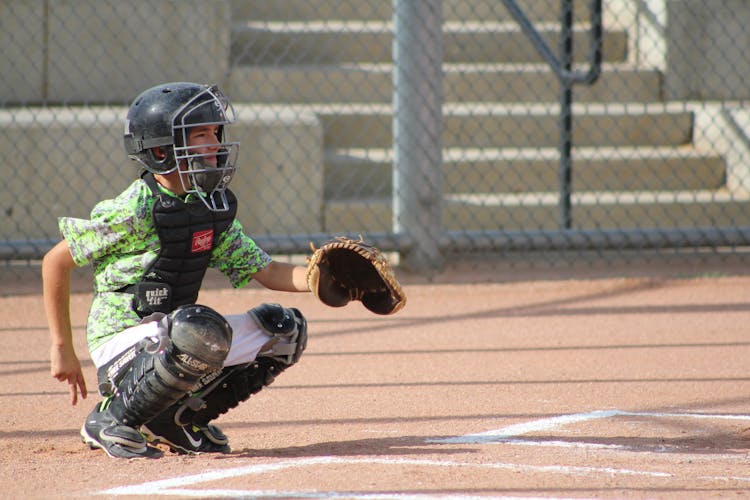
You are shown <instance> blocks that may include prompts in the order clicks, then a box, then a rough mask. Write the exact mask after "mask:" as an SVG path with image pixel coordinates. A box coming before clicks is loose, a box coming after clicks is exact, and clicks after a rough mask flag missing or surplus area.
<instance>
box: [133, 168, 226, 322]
mask: <svg viewBox="0 0 750 500" xmlns="http://www.w3.org/2000/svg"><path fill="white" fill-rule="evenodd" d="M143 180H144V181H145V182H146V184H147V185H148V187H149V188H150V189H151V191H152V192H153V193H154V195H155V196H156V200H155V201H154V205H153V208H152V211H151V214H152V217H153V220H154V225H155V226H156V232H157V234H158V236H159V243H160V246H161V249H160V250H159V255H158V256H157V257H156V260H154V262H153V263H152V264H151V265H150V266H149V268H148V269H146V271H145V272H144V273H143V276H142V277H141V280H140V281H139V282H138V283H135V284H133V285H130V286H127V287H125V289H123V291H126V292H131V293H133V309H134V310H135V311H136V312H137V313H138V315H139V316H140V317H142V318H143V317H145V316H148V315H149V314H152V313H155V312H161V313H169V312H171V311H172V310H174V309H175V308H176V307H178V306H181V305H185V304H194V303H195V301H196V300H197V299H198V292H199V291H200V287H201V283H203V277H204V276H205V274H206V269H208V263H209V260H210V259H211V250H212V249H213V247H214V245H215V243H216V242H217V241H218V239H219V237H220V236H221V234H222V233H224V231H226V230H227V228H229V226H230V225H231V224H232V221H233V220H234V217H235V215H236V214H237V197H236V196H234V194H233V193H232V192H231V191H229V190H226V195H227V200H228V201H229V210H227V211H224V212H214V211H211V210H209V209H208V207H206V205H204V204H203V202H202V201H200V200H194V201H192V202H187V203H186V202H184V201H182V200H181V199H179V198H175V197H173V196H169V195H167V194H164V193H163V192H162V191H161V190H160V189H159V186H158V184H157V182H156V179H154V176H153V174H150V173H148V174H146V175H144V176H143Z"/></svg>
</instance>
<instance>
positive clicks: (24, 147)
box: [0, 0, 750, 240]
mask: <svg viewBox="0 0 750 500" xmlns="http://www.w3.org/2000/svg"><path fill="white" fill-rule="evenodd" d="M660 1H662V2H663V3H664V4H665V5H666V6H669V5H671V4H672V3H674V2H672V1H671V0H660ZM681 1H684V0H681ZM585 3H586V2H575V4H576V9H577V10H576V23H577V24H576V34H575V36H576V43H575V47H576V50H577V52H576V60H578V61H585V57H586V54H585V53H586V50H587V48H588V39H587V26H586V23H587V22H588V12H587V10H586V8H584V7H583V5H582V4H585ZM679 3H681V2H677V4H679ZM168 4H169V2H160V1H154V2H146V3H143V2H137V1H135V0H122V1H120V2H98V1H96V0H80V1H78V2H59V3H58V2H51V3H49V4H48V5H47V4H46V2H44V1H43V0H29V1H27V2H14V1H12V0H0V6H4V7H5V8H6V11H5V12H6V13H7V12H10V13H11V14H12V16H11V15H6V16H0V42H2V43H3V45H4V47H6V49H7V50H5V51H4V52H3V54H2V55H0V69H3V70H4V74H6V75H7V76H5V77H4V78H6V83H8V84H7V85H3V86H2V88H0V94H1V95H0V98H1V99H2V102H3V103H4V106H3V109H1V110H0V122H1V123H2V126H3V129H4V134H3V138H1V139H0V149H2V150H3V152H4V157H6V158H24V159H23V160H21V161H22V162H24V163H28V162H33V163H34V165H35V166H36V168H37V169H38V171H39V172H42V173H44V175H45V176H47V177H46V178H58V177H59V178H60V179H63V181H62V182H64V183H65V184H67V185H69V186H70V188H69V189H63V188H62V187H61V185H60V184H57V185H56V189H55V192H54V196H52V197H49V196H47V195H45V196H44V197H43V198H44V199H45V200H48V201H45V202H44V203H41V204H40V202H39V198H40V197H36V196H33V193H29V194H28V195H25V196H20V197H19V199H18V200H15V206H14V208H13V210H12V211H8V210H6V211H5V213H6V216H7V217H8V221H9V222H10V223H8V224H3V226H2V228H0V240H9V239H24V238H29V237H31V238H40V237H47V236H51V235H56V228H55V220H54V217H51V216H50V214H54V215H62V214H71V215H77V216H85V215H86V213H87V211H88V209H90V207H91V205H92V204H93V202H94V201H96V200H98V199H100V198H101V197H102V196H106V195H112V194H115V193H116V192H117V191H119V190H120V189H121V188H122V187H124V183H125V182H127V179H130V178H132V176H133V173H134V171H133V170H132V169H133V167H132V166H131V165H129V162H128V161H127V160H126V159H124V154H123V152H122V147H121V136H122V121H123V119H124V116H125V110H126V105H127V103H128V102H129V101H130V100H131V99H132V98H133V97H134V95H135V94H136V93H137V92H139V91H140V90H142V89H143V88H146V87H148V86H150V85H153V84H156V83H159V82H161V81H164V80H204V81H210V80H213V81H217V82H218V83H220V84H222V86H223V87H224V88H225V89H226V90H227V93H228V94H229V95H230V96H231V98H232V100H233V102H235V103H236V105H237V108H238V111H239V112H240V113H239V118H240V119H239V123H238V125H237V126H236V127H233V130H232V132H233V138H234V139H236V140H239V141H241V143H242V151H241V159H242V171H240V172H238V178H237V180H236V181H235V182H234V183H233V185H232V187H233V189H234V190H235V191H237V193H238V195H239V196H240V197H241V198H242V199H243V200H244V201H243V203H244V208H243V212H241V213H240V217H241V218H242V220H243V222H244V223H245V224H246V225H247V226H248V227H250V228H253V231H254V232H260V233H264V232H268V233H271V232H276V233H283V232H289V233H295V232H339V231H343V230H352V229H356V230H359V231H388V230H390V224H391V200H390V189H391V182H392V181H391V176H392V161H393V151H392V148H391V144H392V140H393V137H392V133H391V128H392V119H393V116H392V109H391V104H390V103H391V100H392V91H393V88H392V65H391V62H392V61H391V50H392V23H391V19H390V16H391V7H392V6H391V2H386V1H382V0H349V1H346V2H342V1H340V0H274V1H267V0H225V1H214V2H203V1H199V0H184V2H183V3H182V4H181V5H182V8H181V12H189V13H190V15H188V14H185V15H186V16H188V17H189V18H190V19H193V20H194V19H201V22H200V23H195V24H192V25H191V26H193V28H194V29H193V30H187V31H189V32H190V33H189V34H188V33H185V30H184V23H185V22H186V18H185V17H182V16H180V15H175V13H174V12H172V11H171V10H170V9H169V5H168ZM521 4H522V6H523V8H524V10H525V11H526V12H527V14H528V15H529V17H530V18H531V19H532V20H533V21H534V22H535V23H536V25H537V27H538V29H539V30H540V32H541V33H542V35H543V36H544V37H545V38H546V39H548V40H550V42H551V41H552V40H554V37H555V33H556V29H557V23H558V20H557V18H558V16H559V1H558V0H525V1H524V2H521ZM627 4H629V2H628V1H627V0H617V1H611V2H605V8H607V9H608V10H607V12H605V18H604V20H605V36H604V66H603V71H602V75H601V77H600V78H599V80H598V81H597V83H596V84H595V85H593V86H592V87H585V86H577V87H575V91H574V102H575V106H574V129H573V144H574V146H575V150H574V160H573V161H574V175H573V188H574V197H573V203H574V210H575V212H574V214H575V215H574V217H575V225H576V227H581V228H599V227H616V228H626V227H674V226H679V225H683V224H686V225H711V226H731V225H738V224H740V225H748V222H750V221H748V219H749V218H750V210H749V209H750V204H749V203H750V200H749V199H748V196H747V192H748V191H749V190H750V180H748V179H750V175H749V174H748V170H749V169H750V168H749V167H748V166H747V165H748V163H750V160H749V159H748V158H750V156H746V155H745V154H744V151H743V150H740V149H738V147H740V146H738V144H740V143H742V139H743V137H747V134H748V133H747V129H748V126H747V123H748V119H747V117H746V112H745V111H744V109H743V108H742V106H740V105H738V106H737V109H731V107H730V108H729V109H728V110H727V107H726V106H723V107H718V106H713V105H711V104H706V102H707V100H708V101H710V99H711V95H708V94H705V93H704V94H703V95H697V94H695V93H693V94H691V93H690V92H689V90H690V89H691V88H694V87H696V85H698V83H696V82H699V81H700V75H696V77H695V81H691V82H689V83H690V85H687V84H685V85H682V86H679V88H678V86H677V85H676V84H675V83H672V84H671V85H670V86H669V87H666V86H665V82H675V81H678V80H679V81H680V82H683V83H684V80H685V77H683V78H682V79H681V80H680V79H679V78H678V79H676V78H675V74H674V71H672V69H671V68H672V67H673V66H674V67H677V68H679V69H680V71H682V72H683V73H681V74H683V75H684V74H685V69H684V68H685V61H684V60H680V61H678V63H679V64H678V63H675V64H673V65H670V64H668V63H664V64H662V65H661V66H659V65H657V67H655V66H654V65H653V64H642V63H641V62H639V61H638V60H635V59H634V50H635V48H636V47H641V46H647V45H648V44H646V43H642V42H643V41H642V40H637V39H634V37H637V36H638V33H642V32H636V31H635V30H633V29H631V28H630V27H629V24H628V22H624V21H625V20H624V19H623V18H621V17H618V13H617V12H613V11H612V9H613V8H614V7H616V6H617V5H627ZM113 6H114V7H113ZM113 8H114V10H113ZM7 9H10V10H7ZM191 9H192V10H191ZM710 14H711V13H710V12H707V13H706V16H710ZM443 15H444V20H445V25H444V39H443V43H444V51H443V52H444V55H445V65H444V81H443V95H444V99H445V105H444V123H443V144H444V147H445V150H444V155H443V165H442V169H443V175H444V202H445V214H446V215H445V217H444V220H445V222H446V226H447V228H448V229H485V228H486V229H498V228H506V229H529V228H531V229H556V228H557V213H556V211H557V198H556V190H557V189H558V187H557V180H556V175H557V174H556V170H557V165H558V156H557V137H558V128H557V127H558V120H559V118H558V115H557V101H558V93H559V84H558V82H557V79H556V77H555V76H554V75H553V73H552V72H551V70H549V68H548V67H547V66H546V63H544V62H542V61H541V59H540V57H539V56H538V54H537V53H536V51H535V49H534V47H533V46H532V45H531V44H530V42H529V41H528V39H527V37H526V35H525V34H524V33H523V32H521V30H520V29H519V27H518V26H517V25H516V24H515V22H514V21H513V20H512V19H511V17H510V16H509V15H508V14H507V12H506V11H505V9H504V7H503V6H502V2H486V1H484V0H444V2H443ZM629 15H630V14H629ZM685 15H687V14H685V12H684V11H683V12H682V13H681V16H683V17H684V16H685ZM736 16H737V19H739V20H742V19H750V6H748V5H744V6H743V4H742V3H739V4H738V7H737V13H736ZM14 18H15V19H23V20H24V23H27V24H25V25H20V26H19V25H16V24H14V23H13V22H12V21H9V19H14ZM141 18H143V19H152V21H150V22H148V23H145V25H144V23H142V22H140V23H139V22H137V21H136V20H137V19H141ZM154 18H156V19H157V21H154V20H153V19H154ZM158 19H161V20H165V19H166V20H167V21H166V22H162V23H160V22H158ZM190 19H188V21H189V20H190ZM227 20H229V22H230V23H231V29H226V25H225V23H226V22H227ZM719 21H720V20H714V21H713V22H719ZM704 22H705V23H708V25H709V26H710V23H711V22H712V19H711V18H710V17H706V19H704ZM746 24H747V23H746ZM739 26H743V24H742V23H740V24H739ZM706 29H708V28H706ZM34 30H38V32H46V33H47V36H46V38H45V39H44V40H40V39H39V38H35V37H33V36H29V33H33V32H35V31H34ZM45 30H46V31H45ZM71 33H79V34H80V33H83V34H85V36H83V35H81V36H72V35H71ZM164 33H171V34H173V35H174V37H177V38H170V37H165V36H164ZM680 33H681V32H680V30H666V32H665V33H662V35H661V36H663V37H669V36H678V35H680ZM170 36H171V35H170ZM729 40H731V37H730V36H727V37H726V38H725V39H724V42H725V43H729ZM679 42H680V40H679V39H678V40H676V41H675V40H672V44H671V45H669V44H666V45H669V46H670V47H672V46H674V45H675V44H678V43H679ZM44 43H47V44H48V45H44ZM551 43H552V42H551ZM649 43H651V40H649ZM691 43H692V44H693V45H695V44H696V43H698V42H695V41H691ZM652 45H653V46H656V47H659V46H661V45H660V44H658V43H652ZM662 45H664V44H662ZM553 46H554V45H553ZM18 47H25V48H23V49H19V48H18ZM134 47H135V48H138V50H135V51H133V53H131V52H130V51H129V50H128V49H131V48H134ZM732 53H733V52H732V51H727V54H729V56H728V57H729V59H727V60H726V61H724V62H723V63H721V64H723V65H724V66H718V67H717V68H716V71H717V72H720V71H721V70H722V69H726V67H727V66H731V65H733V64H734V62H733V61H732V60H731V54H732ZM668 55H671V57H673V58H679V53H676V52H674V51H670V52H669V53H667V50H666V49H665V50H664V51H663V54H662V55H661V57H662V59H664V58H667V57H668ZM737 57H739V58H740V59H741V55H739V53H738V56H737ZM85 61H95V64H84V62H85ZM713 62H714V63H715V64H719V63H717V62H716V61H713ZM738 64H739V65H740V66H741V65H742V64H745V63H744V62H743V61H740V62H739V63H738ZM155 69H156V71H155ZM678 76H679V75H678ZM711 84H712V86H713V87H712V88H715V87H717V85H718V84H717V83H716V81H715V80H711ZM686 88H687V90H686ZM675 89H676V90H675ZM743 91H747V89H744V88H743ZM670 92H671V94H670ZM716 92H718V91H716ZM722 92H724V93H723V94H722V95H721V96H720V97H721V98H722V99H728V98H731V99H742V98H747V96H742V95H739V96H738V95H734V94H731V93H729V96H728V97H727V95H726V94H727V92H726V89H722ZM677 94H679V95H677ZM677 97H679V98H677ZM667 98H669V99H667ZM698 98H701V100H700V101H699V100H698ZM39 104H43V105H44V107H43V108H41V109H42V110H43V111H41V112H40V108H37V107H36V106H37V105H39ZM24 116H26V118H23V117H24ZM60 131H64V134H61V133H60ZM30 138H35V139H36V140H34V141H31V139H30ZM81 150H83V151H86V154H85V155H82V154H81ZM30 151H33V153H30ZM30 154H32V155H33V157H29V156H28V155H30ZM102 171H106V172H115V173H114V180H113V181H112V182H111V183H104V182H103V181H102V179H101V175H100V172H102ZM108 175H109V174H108ZM13 182H16V183H20V182H21V180H20V179H14V180H12V181H11V184H12V183H13ZM55 182H57V181H55ZM38 184H39V185H38V186H35V187H33V189H38V190H39V191H43V190H48V185H47V184H45V183H44V182H40V183H38ZM23 189H28V188H25V187H24V186H22V185H19V186H18V187H17V192H21V191H22V190H23ZM45 192H47V193H48V191H45ZM268 193H271V195H270V196H269V194H268ZM29 218H31V219H33V221H34V222H33V224H31V225H30V224H28V222H27V221H28V220H29ZM280 220H282V222H281V223H280V222H279V221H280ZM29 232H31V233H33V234H29Z"/></svg>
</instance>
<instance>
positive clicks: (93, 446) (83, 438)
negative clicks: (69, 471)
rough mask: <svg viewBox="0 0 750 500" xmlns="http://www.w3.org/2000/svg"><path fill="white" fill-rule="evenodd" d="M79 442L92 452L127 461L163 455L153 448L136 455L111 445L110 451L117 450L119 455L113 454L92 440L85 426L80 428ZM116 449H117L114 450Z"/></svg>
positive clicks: (148, 447)
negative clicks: (100, 451)
mask: <svg viewBox="0 0 750 500" xmlns="http://www.w3.org/2000/svg"><path fill="white" fill-rule="evenodd" d="M81 441H83V443H84V444H87V445H88V446H89V449H92V450H102V451H104V453H106V454H107V455H108V456H109V457H111V458H127V459H129V460H134V459H139V458H160V457H161V456H162V455H164V454H163V453H162V452H161V451H160V450H158V449H156V448H154V447H153V446H148V445H147V446H146V450H145V451H143V452H141V453H136V452H133V451H130V450H127V449H126V448H124V447H122V446H120V445H117V444H113V445H112V447H111V448H112V449H117V450H119V452H120V453H122V454H121V455H118V454H113V453H112V451H111V450H110V449H108V448H107V447H106V446H104V445H103V444H101V443H100V442H99V441H97V440H96V439H94V438H93V437H92V436H91V435H90V434H89V433H88V431H87V430H86V424H84V425H83V426H81ZM115 447H117V448H115Z"/></svg>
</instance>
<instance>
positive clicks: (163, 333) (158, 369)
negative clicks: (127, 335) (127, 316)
mask: <svg viewBox="0 0 750 500" xmlns="http://www.w3.org/2000/svg"><path fill="white" fill-rule="evenodd" d="M159 329H160V339H161V341H160V342H159V343H158V344H151V345H149V346H147V347H146V348H145V349H143V350H141V351H140V352H138V353H137V354H136V355H135V357H134V359H133V360H132V361H131V362H130V363H128V364H127V366H126V369H125V371H124V373H120V374H118V375H117V376H116V377H114V379H115V383H114V385H115V387H116V390H115V394H114V397H113V398H112V401H111V404H110V406H109V408H108V410H109V413H110V414H111V416H112V418H113V419H114V420H115V421H116V422H118V423H120V424H124V425H126V426H129V427H133V428H137V427H138V426H140V425H141V424H143V423H144V422H147V421H148V420H150V419H151V418H153V417H154V416H156V415H158V414H159V413H161V412H162V411H164V410H165V409H167V408H168V407H169V406H171V405H172V404H174V403H175V402H176V401H178V400H179V399H180V398H181V397H183V396H184V395H185V394H186V393H188V392H189V391H190V390H191V389H192V388H193V387H194V386H195V385H196V383H197V382H198V381H199V380H200V379H201V377H203V376H205V375H206V374H209V373H212V372H215V371H218V370H219V369H220V368H221V367H222V364H223V362H224V359H225V358H226V356H227V353H228V352H229V347H230V345H231V342H232V329H231V327H230V326H229V324H228V323H227V322H226V320H225V319H224V318H223V317H222V316H221V315H220V314H218V313H217V312H215V311H214V310H212V309H210V308H208V307H204V306H198V305H189V306H183V307H180V308H178V309H176V310H175V311H173V312H172V313H170V314H169V315H168V316H166V317H165V318H164V319H163V320H162V321H161V322H160V325H159Z"/></svg>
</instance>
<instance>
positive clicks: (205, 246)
mask: <svg viewBox="0 0 750 500" xmlns="http://www.w3.org/2000/svg"><path fill="white" fill-rule="evenodd" d="M213 245H214V230H213V229H206V230H204V231H197V232H195V233H193V245H192V248H191V250H192V252H193V253H200V252H205V251H207V250H211V248H212V247H213Z"/></svg>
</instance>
